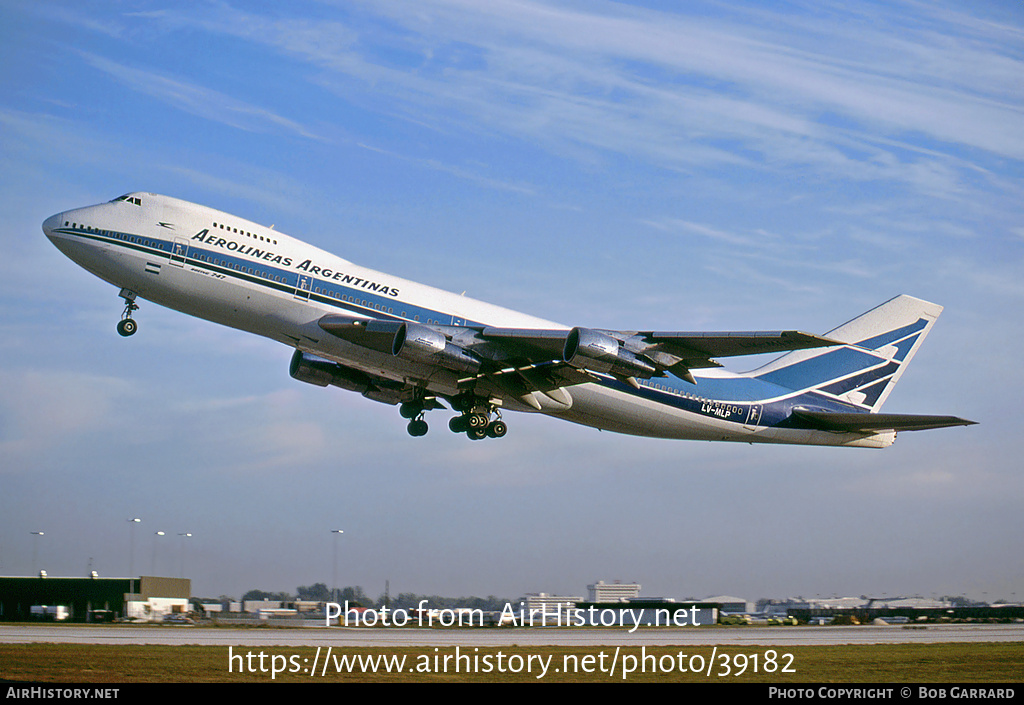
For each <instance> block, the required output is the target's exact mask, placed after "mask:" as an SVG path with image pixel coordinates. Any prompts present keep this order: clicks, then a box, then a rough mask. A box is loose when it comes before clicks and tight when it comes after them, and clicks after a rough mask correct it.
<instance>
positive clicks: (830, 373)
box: [752, 295, 942, 413]
mask: <svg viewBox="0 0 1024 705" xmlns="http://www.w3.org/2000/svg"><path fill="white" fill-rule="evenodd" d="M940 313H942V307H941V306H939V305H938V304H933V303H929V302H927V301H922V300H921V299H915V298H914V297H912V296H906V295H903V296H897V297H896V298H894V299H890V300H889V301H886V302H885V303H884V304H882V305H881V306H878V307H876V308H873V309H871V310H870V311H868V312H867V313H864V314H862V315H860V316H858V317H857V318H854V319H853V320H852V321H849V322H848V323H844V324H843V325H841V326H839V327H838V328H836V329H834V330H831V331H829V332H828V333H826V334H825V335H826V337H828V338H832V339H833V340H840V341H843V342H844V343H847V344H846V345H843V346H842V347H837V348H836V347H833V348H820V349H815V350H797V351H794V352H791V353H787V354H786V355H783V356H782V357H780V358H778V359H776V360H773V361H772V362H769V363H768V364H767V365H765V366H764V367H761V368H759V369H757V370H755V371H754V372H753V373H752V374H753V376H755V377H757V378H758V379H763V380H765V381H767V382H772V383H774V384H778V385H781V386H783V387H786V388H788V389H795V390H799V391H805V390H815V391H818V392H822V393H824V394H827V395H830V396H833V397H836V398H838V399H840V400H842V401H845V402H847V403H850V404H854V405H856V406H858V407H860V408H862V409H865V410H867V411H870V412H872V413H876V412H878V410H879V409H881V408H882V404H883V403H884V402H885V400H886V398H888V396H889V394H890V392H892V389H893V387H895V386H896V383H897V382H898V381H899V379H900V376H901V375H902V374H903V371H904V370H905V369H906V367H907V364H908V363H909V362H910V359H911V358H912V357H914V354H915V353H916V352H917V349H918V348H919V347H920V346H921V342H922V341H923V340H924V338H925V336H926V335H928V331H930V330H931V327H932V325H933V324H934V323H935V320H936V319H937V318H938V317H939V314H940Z"/></svg>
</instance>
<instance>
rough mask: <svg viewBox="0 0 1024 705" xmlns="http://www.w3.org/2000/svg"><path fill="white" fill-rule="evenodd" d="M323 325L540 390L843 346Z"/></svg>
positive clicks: (329, 321)
mask: <svg viewBox="0 0 1024 705" xmlns="http://www.w3.org/2000/svg"><path fill="white" fill-rule="evenodd" d="M319 325H320V327H321V328H322V329H323V330H325V331H327V332H328V333H330V334H332V335H335V336H337V337H339V338H342V339H344V340H347V341H349V342H351V343H356V344H357V345H362V346H365V347H368V348H371V349H373V350H378V351H380V352H389V353H391V354H393V355H396V356H398V357H402V358H405V359H409V360H413V361H417V362H426V363H432V364H437V365H440V366H442V367H445V368H448V369H451V370H454V371H456V372H465V373H469V374H471V375H479V374H483V375H487V376H494V375H510V374H511V373H513V372H514V373H515V377H516V378H518V379H519V380H520V381H521V382H522V383H523V384H524V385H525V386H526V387H531V386H532V387H536V388H538V389H541V390H547V389H554V388H557V387H561V386H571V385H573V384H581V383H583V382H586V381H589V380H590V379H593V378H592V377H590V376H589V375H588V374H586V373H595V372H597V373H606V374H610V375H612V376H614V377H616V378H618V379H620V380H623V381H626V382H629V383H631V384H633V385H634V386H636V385H637V382H636V378H637V377H639V378H641V379H649V378H651V377H664V376H665V375H666V373H670V374H672V375H674V376H676V377H679V378H680V379H684V380H687V381H688V382H691V383H693V382H694V379H693V376H692V375H691V374H690V369H692V368H700V367H720V365H719V363H717V362H715V361H714V360H713V359H712V358H716V357H733V356H737V355H756V354H760V353H772V352H781V351H789V350H803V349H805V348H817V347H827V346H831V345H841V344H842V343H840V342H838V341H835V340H830V339H828V338H823V337H821V336H817V335H812V334H810V333H802V332H799V331H767V332H749V333H663V332H657V331H645V332H638V331H609V330H592V329H589V328H572V329H568V330H566V329H562V330H537V329H528V328H527V329H524V328H493V327H484V328H476V327H471V326H425V325H422V324H420V323H412V322H409V321H397V320H381V319H369V320H367V319H357V318H353V317H350V316H346V315H343V314H328V315H326V316H324V317H323V318H321V319H320V320H319ZM566 367H568V368H573V370H575V371H576V373H575V374H574V373H573V370H569V369H565V368H566ZM581 373H582V374H581ZM505 382H507V380H503V381H502V384H504V383H505Z"/></svg>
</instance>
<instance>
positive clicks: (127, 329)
mask: <svg viewBox="0 0 1024 705" xmlns="http://www.w3.org/2000/svg"><path fill="white" fill-rule="evenodd" d="M118 296H120V297H121V298H122V299H124V312H123V313H122V314H121V320H120V322H119V323H118V324H117V332H118V333H120V334H121V335H123V336H124V337H126V338H127V337H128V336H129V335H135V331H137V330H138V329H139V324H138V323H136V322H135V319H134V318H132V312H133V311H138V310H139V305H138V304H137V303H135V296H136V294H135V292H134V291H129V290H128V289H121V292H120V293H119V294H118Z"/></svg>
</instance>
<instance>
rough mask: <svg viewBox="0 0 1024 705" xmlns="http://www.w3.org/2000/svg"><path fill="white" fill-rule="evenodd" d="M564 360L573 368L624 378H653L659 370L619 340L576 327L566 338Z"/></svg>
mask: <svg viewBox="0 0 1024 705" xmlns="http://www.w3.org/2000/svg"><path fill="white" fill-rule="evenodd" d="M562 359H563V360H565V361H566V362H568V363H569V364H570V365H572V366H573V367H578V368H580V369H584V370H592V371H594V372H606V373H608V374H613V375H619V376H623V377H643V378H647V377H651V376H653V375H655V374H657V372H658V370H657V368H656V367H655V366H654V365H652V364H651V363H650V362H648V361H646V360H643V359H641V358H639V357H637V356H636V354H634V353H633V352H631V351H629V350H626V349H625V348H623V347H622V344H621V343H619V341H618V340H616V339H615V338H613V337H611V336H610V335H605V334H604V333H598V332H597V331H595V330H590V329H589V328H573V329H572V330H571V331H569V335H568V336H566V338H565V348H564V349H563V350H562Z"/></svg>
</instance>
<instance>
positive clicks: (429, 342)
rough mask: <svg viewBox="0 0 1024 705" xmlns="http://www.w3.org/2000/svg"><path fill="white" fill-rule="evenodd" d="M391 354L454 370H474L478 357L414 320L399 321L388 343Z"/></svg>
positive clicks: (476, 366)
mask: <svg viewBox="0 0 1024 705" xmlns="http://www.w3.org/2000/svg"><path fill="white" fill-rule="evenodd" d="M391 353H392V354H393V355H394V356H395V357H400V358H402V359H404V360H411V361H413V362H429V363H432V364H438V365H442V366H444V367H447V368H448V369H451V370H456V371H458V372H473V373H475V372H477V371H478V370H479V369H480V360H479V359H478V358H477V357H476V356H475V355H473V353H471V352H469V351H468V350H466V349H465V348H463V347H460V346H458V345H456V344H455V343H452V342H449V340H448V339H447V338H446V337H445V336H444V333H440V332H438V331H436V330H434V329H433V328H428V327H426V326H421V325H419V324H418V323H402V324H401V326H399V328H398V331H397V332H396V333H395V338H394V341H393V342H392V344H391Z"/></svg>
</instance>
